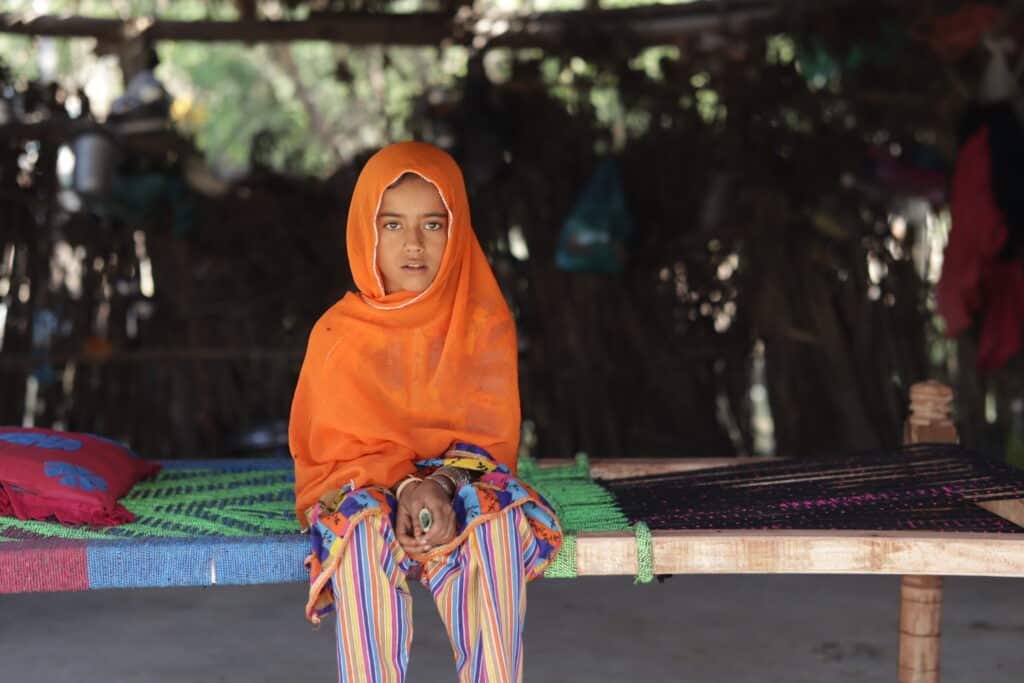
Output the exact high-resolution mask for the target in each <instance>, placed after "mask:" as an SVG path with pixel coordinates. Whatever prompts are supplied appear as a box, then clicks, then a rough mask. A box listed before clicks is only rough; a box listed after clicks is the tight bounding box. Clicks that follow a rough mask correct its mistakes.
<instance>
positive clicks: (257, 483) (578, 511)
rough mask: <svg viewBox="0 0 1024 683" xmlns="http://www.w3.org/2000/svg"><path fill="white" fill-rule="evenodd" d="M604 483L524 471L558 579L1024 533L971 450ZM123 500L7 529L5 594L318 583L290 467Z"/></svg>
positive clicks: (152, 490) (221, 463) (253, 464)
mask: <svg viewBox="0 0 1024 683" xmlns="http://www.w3.org/2000/svg"><path fill="white" fill-rule="evenodd" d="M741 462H742V461H737V465H736V466H731V467H728V468H717V469H714V470H701V471H697V472H689V473H685V474H676V475H661V476H654V477H638V478H633V479H620V480H615V481H605V482H594V481H593V480H591V478H590V477H589V473H588V469H589V468H588V463H587V460H586V458H585V457H581V458H577V462H576V464H575V465H569V466H561V467H554V468H540V467H538V466H537V463H536V462H534V461H533V460H524V461H521V463H520V468H519V474H520V476H521V477H522V478H523V479H524V480H525V481H526V482H528V483H529V484H531V485H532V486H533V487H534V488H536V489H537V490H538V491H539V492H540V493H541V494H542V495H544V496H545V498H547V499H548V501H549V502H550V503H551V504H552V506H553V507H554V509H555V511H556V513H557V514H558V515H559V518H560V520H561V521H562V524H563V527H564V530H565V531H566V540H565V545H564V546H563V551H562V552H561V553H560V554H559V557H558V558H557V559H556V560H555V562H554V563H553V564H552V566H551V567H550V568H549V570H548V572H547V575H548V576H552V577H570V576H574V575H575V564H576V563H575V536H576V534H577V533H578V532H581V531H623V530H628V529H631V528H632V529H634V530H635V531H636V533H637V537H638V541H643V540H644V539H647V542H648V544H649V534H647V531H646V529H647V528H648V527H650V528H651V529H706V528H717V529H735V528H752V529H760V528H764V529H811V528H818V529H839V528H844V529H850V528H855V529H916V530H922V529H927V530H936V531H986V532H1000V533H1020V532H1021V531H1022V530H1021V529H1020V528H1018V527H1016V526H1014V525H1012V524H1010V523H1009V522H1006V521H1004V520H1003V519H1002V518H1000V517H997V516H995V515H992V514H990V513H988V512H986V511H984V510H982V509H980V508H977V507H976V506H974V505H973V504H971V502H970V501H973V500H983V499H989V498H1013V497H1021V496H1024V479H1022V477H1021V476H1020V474H1019V473H1017V472H1015V471H1013V470H1010V469H1009V468H1007V467H1005V466H1002V465H1000V464H999V463H991V462H988V461H982V460H981V459H979V458H977V456H975V455H973V454H971V453H970V452H969V451H965V450H964V449H961V448H959V447H941V446H932V447H922V448H915V449H900V450H897V451H889V452H886V453H876V454H869V455H866V456H861V457H857V458H847V459H842V460H829V461H824V462H805V461H788V462H787V461H780V462H773V463H768V464H757V465H750V464H748V465H743V464H740V463H741ZM122 502H123V503H124V504H125V505H126V506H127V507H128V508H129V509H131V510H132V511H133V512H135V514H136V515H137V521H136V522H134V523H132V524H127V525H123V526H120V527H110V528H73V527H64V526H61V525H59V524H52V523H45V522H25V521H19V520H16V519H13V518H9V517H0V593H4V592H27V591H41V590H49V591H54V590H85V589H90V588H134V587H148V586H194V585H212V584H218V583H219V584H254V583H283V582H291V581H304V580H305V579H306V572H305V569H304V568H303V566H302V560H303V558H304V557H305V555H306V554H307V553H308V547H309V542H308V538H307V537H306V536H305V535H303V534H300V533H299V527H298V522H297V520H296V518H295V516H294V475H293V471H292V463H291V460H290V459H261V460H206V461H171V462H168V463H165V469H164V470H163V471H162V472H161V473H160V474H159V475H158V476H157V477H156V478H154V479H153V480H150V481H145V482H141V483H139V484H137V485H136V486H135V487H134V488H133V489H132V490H131V491H130V492H129V494H128V495H127V496H126V497H125V498H122Z"/></svg>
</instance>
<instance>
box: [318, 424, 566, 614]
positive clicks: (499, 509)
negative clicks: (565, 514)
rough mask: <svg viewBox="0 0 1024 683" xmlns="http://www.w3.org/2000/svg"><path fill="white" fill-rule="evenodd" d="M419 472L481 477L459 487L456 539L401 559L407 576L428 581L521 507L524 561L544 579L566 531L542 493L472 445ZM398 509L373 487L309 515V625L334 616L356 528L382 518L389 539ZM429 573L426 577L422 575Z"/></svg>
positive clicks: (529, 575) (532, 574)
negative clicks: (335, 579) (527, 534)
mask: <svg viewBox="0 0 1024 683" xmlns="http://www.w3.org/2000/svg"><path fill="white" fill-rule="evenodd" d="M416 466H417V467H418V468H419V469H420V472H421V473H429V472H430V471H433V470H434V469H437V468H438V467H442V466H451V467H460V468H463V469H467V470H471V471H475V472H480V473H482V474H481V475H480V477H479V478H478V479H477V480H476V481H475V482H473V483H472V484H466V485H463V486H461V487H459V489H458V491H456V493H455V497H454V499H453V500H452V507H453V509H454V510H455V517H456V534H455V538H453V539H452V540H451V541H450V542H449V543H447V544H445V545H443V546H438V547H436V548H433V549H432V550H431V551H430V552H428V553H427V554H426V555H423V556H408V555H406V554H405V553H404V552H402V553H400V557H399V558H398V562H399V564H400V566H401V568H402V570H403V571H404V572H405V573H406V574H410V575H417V574H420V573H425V574H428V575H429V574H430V573H431V570H432V568H433V567H434V565H436V564H439V563H444V562H446V561H447V558H448V556H449V555H450V554H451V553H452V552H453V551H454V550H456V549H457V548H458V547H459V546H461V545H462V543H463V542H464V541H465V540H466V538H467V534H468V532H470V531H471V530H472V529H473V528H474V527H475V526H477V525H479V524H484V523H486V522H488V521H489V520H491V519H494V518H495V517H497V516H498V515H500V514H502V513H503V512H504V511H505V510H508V509H510V508H514V507H519V508H521V509H522V512H523V514H524V515H525V516H526V519H527V520H528V522H529V525H530V529H531V531H532V534H533V539H532V541H533V542H532V543H531V544H530V552H529V553H527V554H526V555H525V556H524V562H525V563H526V566H524V568H523V569H524V570H525V572H526V580H527V581H530V580H532V579H535V578H537V577H539V576H541V575H543V573H544V569H545V568H546V567H547V566H548V565H549V564H550V563H551V561H552V560H553V559H554V558H555V556H556V555H557V554H558V550H559V548H560V547H561V545H562V529H561V525H560V524H559V522H558V519H557V518H556V517H555V514H554V512H552V510H551V506H550V505H549V504H548V502H547V501H546V500H544V498H543V497H542V496H541V495H540V494H539V493H537V492H536V491H534V490H533V489H532V488H530V487H529V486H528V485H526V484H525V483H523V482H522V481H520V480H519V479H517V478H516V477H515V476H514V475H512V473H511V472H509V470H508V468H507V467H505V466H504V465H502V464H500V463H498V462H497V461H495V460H494V459H493V458H491V456H490V455H489V454H488V453H487V451H485V450H483V449H481V448H478V447H476V446H472V445H470V444H453V446H452V447H451V448H450V449H449V450H448V451H447V452H446V453H445V454H444V456H442V457H441V458H433V459H428V460H420V461H418V462H417V463H416ZM397 507H398V504H397V501H396V500H395V497H394V496H393V495H392V494H391V492H390V491H389V490H388V489H385V488H382V487H376V486H374V487H366V488H360V489H353V488H349V487H346V489H343V496H342V498H341V501H340V503H339V504H338V508H337V510H335V511H330V510H325V509H322V508H321V506H320V504H319V503H317V504H315V505H313V507H311V508H310V509H309V510H307V512H306V515H307V520H308V522H309V530H310V540H311V542H312V552H311V553H310V555H309V556H308V557H307V558H306V568H307V569H308V570H309V573H310V577H309V578H310V594H309V602H308V603H307V605H306V616H307V617H308V618H309V619H310V621H312V622H313V623H319V622H320V620H321V619H322V618H323V617H324V616H325V615H327V614H329V613H331V612H332V611H334V604H333V603H334V597H333V593H332V591H331V586H330V582H331V577H332V576H333V575H334V573H335V572H336V571H337V568H338V564H339V561H340V560H341V557H342V554H343V553H344V550H345V547H346V546H347V544H348V538H349V532H350V531H351V530H352V528H353V527H354V525H355V524H357V523H358V522H359V521H361V520H363V519H365V518H367V517H371V516H375V515H382V516H386V517H387V518H388V519H389V520H390V523H391V524H390V533H393V529H394V524H395V511H396V509H397ZM424 568H425V569H426V572H423V570H424ZM421 580H422V579H421Z"/></svg>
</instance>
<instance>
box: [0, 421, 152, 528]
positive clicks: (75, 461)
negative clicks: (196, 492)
mask: <svg viewBox="0 0 1024 683" xmlns="http://www.w3.org/2000/svg"><path fill="white" fill-rule="evenodd" d="M159 471H160V465H159V464H157V463H153V462H146V461H145V460H141V459H140V458H139V457H138V456H136V455H135V454H134V453H132V452H131V451H130V450H128V449H127V448H125V447H124V446H122V445H121V444H119V443H116V442H114V441H110V440H109V439H104V438H103V437H100V436H94V435H92V434H77V433H73V432H58V431H54V430H52V429H27V428H22V427H0V515H7V516H14V517H17V518H18V519H40V520H46V519H51V518H56V519H57V521H59V522H63V523H65V524H96V525H102V526H111V525H115V524H125V523H127V522H132V521H135V515H134V514H132V513H131V512H130V511H129V510H128V509H126V508H125V507H124V506H123V505H121V504H120V503H118V502H117V499H118V498H120V497H121V496H123V495H124V494H125V493H127V492H128V489H130V488H131V487H132V486H133V485H134V484H135V482H137V481H139V480H140V479H142V478H143V477H146V476H149V475H152V474H156V473H157V472H159Z"/></svg>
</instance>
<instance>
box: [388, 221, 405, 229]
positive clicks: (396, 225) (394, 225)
mask: <svg viewBox="0 0 1024 683" xmlns="http://www.w3.org/2000/svg"><path fill="white" fill-rule="evenodd" d="M401 227H402V226H401V225H399V224H398V223H394V222H390V223H385V224H384V229H385V230H398V229H399V228H401Z"/></svg>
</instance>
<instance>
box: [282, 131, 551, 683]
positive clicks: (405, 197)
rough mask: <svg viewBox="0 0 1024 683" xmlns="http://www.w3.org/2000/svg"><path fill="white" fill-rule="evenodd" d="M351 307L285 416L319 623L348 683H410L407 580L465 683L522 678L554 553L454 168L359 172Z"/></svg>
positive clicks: (383, 161) (489, 286) (382, 159)
mask: <svg viewBox="0 0 1024 683" xmlns="http://www.w3.org/2000/svg"><path fill="white" fill-rule="evenodd" d="M347 229H348V232H347V245H348V259H349V265H350V267H351V268H352V274H353V277H354V280H355V284H356V286H357V288H358V290H359V291H358V292H355V293H349V294H346V295H345V297H344V298H343V299H342V300H341V301H339V302H338V303H337V304H335V305H334V306H333V307H331V308H330V309H329V310H328V311H327V312H326V313H325V314H324V315H323V316H322V317H321V318H320V320H319V321H318V322H317V323H316V325H314V327H313V330H312V332H311V334H310V338H309V346H308V348H307V351H306V358H305V360H304V362H303V366H302V371H301V373H300V375H299V381H298V386H297V387H296V390H295V398H294V401H293V404H292V414H291V421H290V425H289V441H290V446H291V451H292V455H293V457H294V459H295V492H296V507H297V512H298V514H299V519H300V521H301V522H302V524H303V527H304V528H308V529H309V530H310V532H311V533H310V536H311V539H312V543H313V552H312V554H311V555H310V556H309V557H308V558H307V560H306V565H307V567H308V568H309V570H310V580H311V584H312V585H311V588H310V597H309V602H308V604H307V606H306V614H307V617H308V618H309V619H310V620H311V621H313V623H319V622H320V620H321V618H322V617H323V616H324V615H325V614H327V613H329V612H331V611H336V612H337V641H338V642H337V655H338V670H339V680H340V681H345V682H348V681H373V682H377V681H403V680H404V678H405V671H406V667H407V664H408V657H409V646H410V644H411V641H412V613H411V610H412V602H411V596H410V594H409V590H408V586H407V583H406V578H407V577H409V576H412V577H416V578H419V580H420V582H421V583H422V584H423V585H424V586H426V587H427V588H428V589H429V591H430V593H431V595H432V596H433V598H434V601H435V602H436V604H437V608H438V610H439V611H440V614H441V619H442V621H443V622H444V624H445V627H446V629H447V630H448V635H449V638H450V639H451V643H452V648H453V650H454V654H455V667H456V671H457V672H458V676H459V680H460V681H462V682H464V683H468V682H471V681H472V682H475V681H501V682H510V683H511V682H513V681H519V680H521V676H522V628H523V618H524V615H525V609H526V590H525V586H526V582H527V581H530V580H531V579H534V578H536V577H538V576H540V575H541V574H542V573H543V571H544V568H545V567H546V566H547V565H548V563H549V562H550V561H551V560H552V559H553V558H554V556H555V554H556V553H557V552H558V549H559V547H560V545H561V539H562V536H561V529H560V527H559V524H558V521H557V520H556V519H555V516H554V514H553V513H552V511H551V509H550V507H549V506H548V504H547V503H546V502H545V501H544V500H543V499H542V498H541V497H540V496H539V495H538V494H537V493H535V492H534V491H533V490H531V489H530V488H529V487H528V486H526V485H525V484H523V483H522V482H520V481H519V480H518V479H516V478H515V476H514V474H515V467H516V452H517V450H518V445H519V420H520V416H519V388H518V379H517V364H516V351H517V349H516V338H515V326H514V323H513V320H512V316H511V315H510V313H509V310H508V307H507V306H506V305H505V301H504V299H503V298H502V295H501V291H500V290H499V289H498V285H497V282H496V281H495V279H494V275H493V274H492V273H491V269H490V267H489V266H488V263H487V260H486V258H485V257H484V254H483V251H482V250H481V249H480V245H479V243H478V242H477V239H476V236H475V235H474V234H473V229H472V226H471V225H470V217H469V201H468V199H467V196H466V189H465V185H464V182H463V179H462V173H461V172H460V170H459V168H458V166H457V165H456V164H455V161H454V160H453V159H452V158H451V157H450V156H448V154H446V153H445V152H443V151H441V150H439V149H437V148H435V147H432V146H430V145H427V144H423V143H414V142H407V143H400V144H396V145H391V146H389V147H386V148H384V149H383V150H381V151H380V152H378V153H377V154H376V155H374V156H373V157H372V158H371V159H370V160H369V161H368V162H367V164H366V167H365V168H364V169H363V171H362V173H361V174H360V176H359V180H358V182H357V183H356V187H355V191H354V193H353V197H352V203H351V206H350V208H349V214H348V228H347Z"/></svg>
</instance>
